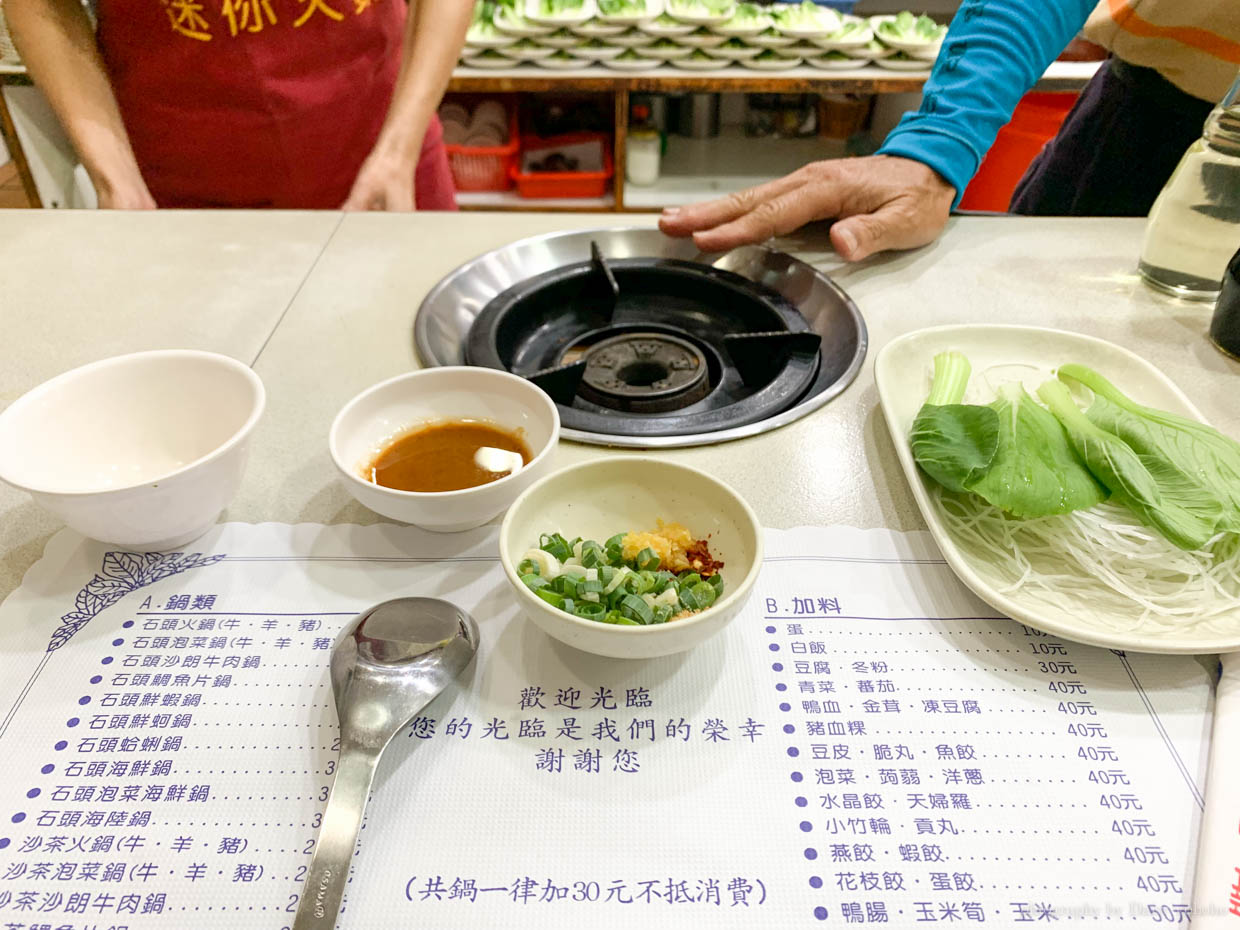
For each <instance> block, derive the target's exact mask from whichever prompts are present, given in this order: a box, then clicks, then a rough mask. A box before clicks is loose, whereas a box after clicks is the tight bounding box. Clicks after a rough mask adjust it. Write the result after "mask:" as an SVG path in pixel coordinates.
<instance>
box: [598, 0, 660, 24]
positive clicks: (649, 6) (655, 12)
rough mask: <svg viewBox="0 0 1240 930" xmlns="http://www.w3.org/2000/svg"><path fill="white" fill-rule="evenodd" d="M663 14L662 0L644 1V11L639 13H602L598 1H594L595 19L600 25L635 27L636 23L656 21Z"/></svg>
mask: <svg viewBox="0 0 1240 930" xmlns="http://www.w3.org/2000/svg"><path fill="white" fill-rule="evenodd" d="M662 12H663V0H646V6H645V9H644V10H642V11H641V12H640V13H636V12H635V13H612V14H608V13H604V12H603V11H602V10H601V9H599V8H598V0H595V14H594V15H595V17H596V18H597V20H598V21H599V22H601V23H621V24H623V25H626V26H635V25H637V24H638V23H644V22H647V21H649V20H652V19H657V18H658V17H659V15H660V14H661V13H662Z"/></svg>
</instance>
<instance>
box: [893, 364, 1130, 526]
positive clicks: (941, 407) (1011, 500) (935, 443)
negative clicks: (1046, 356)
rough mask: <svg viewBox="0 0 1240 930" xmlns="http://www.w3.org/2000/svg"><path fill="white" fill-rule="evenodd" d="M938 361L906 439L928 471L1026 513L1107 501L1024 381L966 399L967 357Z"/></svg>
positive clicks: (958, 487) (961, 488) (1035, 514)
mask: <svg viewBox="0 0 1240 930" xmlns="http://www.w3.org/2000/svg"><path fill="white" fill-rule="evenodd" d="M934 365H935V376H934V383H933V385H932V387H931V390H930V396H929V398H928V399H927V401H926V404H925V406H923V407H922V409H921V411H920V412H919V413H918V414H917V418H916V419H915V420H914V421H913V430H912V433H911V435H910V437H909V442H910V445H911V447H912V450H913V457H914V458H915V459H916V460H917V464H918V465H919V466H921V468H922V469H923V470H924V471H925V472H926V473H927V474H928V475H930V477H932V478H934V480H936V481H937V482H939V484H941V485H943V486H944V487H946V488H948V489H949V490H952V491H957V492H962V491H968V492H971V493H974V494H977V495H978V496H979V497H982V498H983V499H985V500H986V501H988V502H990V503H991V504H994V505H995V506H996V507H999V508H1000V509H1002V510H1004V511H1006V512H1008V513H1011V514H1013V515H1015V516H1018V517H1022V518H1030V517H1045V516H1050V515H1052V514H1063V513H1070V512H1072V511H1073V510H1080V509H1084V508H1087V507H1092V506H1094V505H1095V504H1098V503H1100V502H1102V501H1103V500H1105V499H1106V496H1107V495H1106V490H1105V489H1104V488H1103V487H1102V486H1100V485H1099V483H1098V482H1097V481H1096V480H1095V479H1094V477H1093V476H1092V475H1091V474H1090V473H1089V470H1088V469H1086V467H1085V465H1084V464H1083V463H1082V462H1081V460H1080V458H1079V457H1078V455H1077V453H1076V451H1074V449H1073V447H1072V445H1071V444H1070V443H1069V441H1068V437H1067V435H1065V433H1064V428H1063V427H1062V426H1060V424H1059V422H1058V421H1057V420H1056V419H1055V417H1054V416H1052V415H1051V414H1050V413H1049V412H1047V411H1046V410H1045V409H1043V408H1042V407H1041V406H1040V405H1039V404H1038V403H1037V401H1035V400H1034V399H1033V398H1032V397H1030V396H1029V394H1028V393H1027V392H1026V391H1025V389H1024V388H1023V387H1022V386H1021V385H1020V384H1007V385H1003V386H1002V387H1001V388H1000V389H999V392H998V397H996V398H995V400H994V402H993V403H991V404H989V405H987V406H980V405H976V404H961V403H960V400H962V399H963V397H964V392H965V386H966V385H967V383H968V378H969V363H968V360H967V359H965V358H964V356H962V355H960V354H959V353H955V352H951V353H941V354H940V355H938V356H936V357H935V360H934Z"/></svg>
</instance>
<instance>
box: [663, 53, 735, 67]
mask: <svg viewBox="0 0 1240 930" xmlns="http://www.w3.org/2000/svg"><path fill="white" fill-rule="evenodd" d="M668 64H669V65H671V66H672V67H673V68H682V69H683V70H685V71H718V70H719V69H720V68H727V67H730V66H731V64H732V62H730V61H728V60H727V59H726V58H698V57H697V56H696V55H695V56H693V57H692V58H677V59H675V60H673V61H669V62H668Z"/></svg>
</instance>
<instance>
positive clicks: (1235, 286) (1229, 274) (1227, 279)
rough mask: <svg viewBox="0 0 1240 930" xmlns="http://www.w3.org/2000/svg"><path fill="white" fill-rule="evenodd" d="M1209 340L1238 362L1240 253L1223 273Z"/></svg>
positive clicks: (1239, 348) (1239, 351)
mask: <svg viewBox="0 0 1240 930" xmlns="http://www.w3.org/2000/svg"><path fill="white" fill-rule="evenodd" d="M1210 338H1211V339H1212V340H1213V341H1214V344H1215V345H1216V346H1218V347H1219V348H1220V349H1222V350H1223V352H1225V353H1226V354H1227V355H1230V356H1231V357H1232V358H1234V359H1236V360H1237V361H1240V251H1238V252H1236V254H1235V255H1233V256H1232V259H1231V261H1230V262H1228V263H1227V270H1226V271H1225V272H1223V289H1222V290H1221V291H1219V295H1218V303H1217V304H1215V306H1214V319H1213V320H1212V321H1211V322H1210Z"/></svg>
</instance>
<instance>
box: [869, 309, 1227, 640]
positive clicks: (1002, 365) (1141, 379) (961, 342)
mask: <svg viewBox="0 0 1240 930" xmlns="http://www.w3.org/2000/svg"><path fill="white" fill-rule="evenodd" d="M951 350H955V351H958V352H962V353H964V355H965V356H966V357H967V358H968V359H969V362H970V363H971V364H972V366H973V376H972V379H971V381H970V383H971V384H986V383H987V382H986V381H985V380H983V379H985V378H987V376H988V375H989V378H990V383H992V384H994V385H995V386H998V384H1001V383H1003V382H1006V381H1014V380H1020V381H1022V382H1023V383H1024V384H1025V387H1026V388H1027V389H1030V390H1032V389H1035V388H1036V387H1037V386H1038V385H1039V384H1041V383H1042V382H1044V381H1047V380H1049V379H1050V378H1051V377H1053V371H1054V369H1056V368H1058V367H1059V366H1060V365H1063V364H1067V363H1069V362H1075V363H1078V364H1082V365H1088V366H1089V367H1090V368H1093V369H1095V370H1097V371H1098V372H1099V373H1100V374H1102V375H1103V376H1104V377H1105V378H1107V379H1108V380H1110V381H1112V382H1114V384H1115V385H1116V386H1117V387H1118V388H1119V389H1120V390H1121V391H1124V392H1125V393H1126V394H1129V395H1130V396H1132V398H1133V399H1134V400H1136V401H1137V402H1138V403H1143V404H1148V405H1150V406H1153V407H1157V408H1160V409H1162V410H1167V411H1169V412H1171V413H1177V414H1179V415H1181V416H1186V417H1192V418H1193V419H1196V420H1201V421H1203V422H1204V419H1205V418H1204V417H1202V415H1201V413H1200V412H1199V411H1198V410H1197V408H1196V407H1194V406H1193V405H1192V402H1191V401H1189V399H1188V398H1187V397H1185V396H1184V393H1183V392H1182V391H1181V390H1180V389H1179V388H1177V387H1176V386H1175V385H1174V384H1173V383H1172V382H1171V381H1170V380H1169V379H1168V378H1167V376H1166V375H1164V374H1163V373H1162V372H1161V371H1159V370H1158V369H1157V368H1155V367H1154V366H1153V365H1151V364H1150V363H1149V362H1147V361H1145V359H1143V358H1141V357H1140V356H1138V355H1134V354H1133V353H1132V352H1129V351H1128V350H1127V349H1123V348H1120V347H1119V346H1117V345H1115V344H1113V343H1110V342H1106V341H1104V340H1102V339H1095V338H1093V337H1092V336H1082V335H1079V334H1077V333H1069V332H1064V331H1062V330H1055V329H1042V328H1040V327H1034V326H999V325H972V326H936V327H933V328H931V329H921V330H917V331H916V332H912V333H909V334H907V335H905V336H902V337H900V338H899V339H897V340H895V341H894V342H891V343H889V344H888V345H887V346H886V347H885V348H884V349H883V350H882V352H880V353H879V355H878V359H877V361H876V362H875V364H874V380H875V381H876V383H877V385H878V396H879V399H880V401H881V402H882V407H883V416H884V417H885V418H886V420H887V428H888V430H889V431H890V432H891V439H892V442H894V443H895V447H896V455H897V456H898V458H899V460H900V465H901V466H902V467H903V469H904V476H905V478H907V479H908V484H909V488H910V490H912V492H913V498H914V499H915V500H916V501H917V506H918V507H919V508H920V509H921V515H922V517H923V518H924V519H925V521H926V524H927V526H929V528H930V533H931V534H932V535H933V536H934V539H935V542H936V543H938V546H939V549H941V550H942V552H943V558H944V559H946V560H947V564H948V565H950V566H951V568H952V571H954V572H955V573H956V575H957V576H958V577H959V578H960V580H961V581H962V582H964V584H965V585H966V586H967V587H969V588H970V589H971V590H972V591H973V593H974V594H976V595H977V596H978V597H980V598H981V599H982V600H984V601H985V602H986V603H988V604H990V605H991V606H992V607H994V608H995V609H996V610H999V611H1001V612H1002V613H1005V614H1007V615H1008V616H1009V617H1011V618H1012V619H1014V620H1019V621H1020V622H1021V623H1024V624H1027V625H1028V626H1031V627H1035V628H1037V629H1039V630H1044V631H1045V632H1047V633H1052V634H1054V635H1056V636H1063V637H1065V638H1066V639H1072V640H1076V641H1077V642H1082V643H1089V644H1090V645H1093V646H1103V647H1105V648H1108V649H1131V650H1133V651H1136V652H1156V653H1202V654H1207V653H1217V652H1230V651H1234V650H1236V649H1240V618H1237V624H1236V629H1237V632H1236V634H1235V635H1234V636H1231V637H1220V636H1218V635H1217V634H1213V633H1206V632H1197V633H1195V632H1193V631H1192V630H1186V631H1184V633H1183V634H1181V635H1178V636H1172V635H1169V634H1166V633H1162V634H1155V635H1151V634H1145V633H1117V632H1114V631H1113V630H1111V629H1108V628H1106V627H1104V626H1102V625H1100V624H1099V623H1097V622H1095V621H1092V620H1091V619H1090V618H1089V616H1088V612H1087V611H1086V610H1082V611H1081V612H1079V613H1078V612H1075V611H1074V612H1070V613H1069V612H1066V611H1063V610H1060V609H1058V608H1055V607H1052V606H1048V605H1047V604H1046V603H1045V602H1044V601H1042V600H1040V599H1038V598H1035V597H1033V596H1031V595H1028V594H1024V593H1022V592H1021V591H1020V590H1019V589H1018V590H1016V591H1014V592H1012V593H1009V594H1003V593H1001V592H1000V591H999V590H997V588H996V586H995V585H996V584H997V583H998V582H997V581H995V582H993V583H992V580H991V576H990V575H988V572H987V566H986V565H984V564H978V563H976V562H975V561H973V560H972V559H971V558H970V556H969V555H968V554H966V553H965V552H964V551H962V550H961V549H960V548H959V547H958V546H957V545H956V543H955V542H954V540H953V539H952V537H951V535H950V534H949V533H948V531H947V527H946V526H945V525H944V523H943V521H942V519H941V518H940V517H939V513H938V510H937V509H936V507H935V505H934V502H933V501H932V500H931V498H930V493H929V479H927V478H925V477H924V476H923V475H922V473H921V472H920V471H919V470H918V468H917V464H916V462H915V461H914V460H913V452H912V449H911V448H910V447H909V442H908V433H909V429H910V428H911V426H912V423H913V418H914V417H916V416H917V411H918V410H920V409H921V406H922V403H923V402H924V401H925V399H926V395H927V394H928V393H929V390H930V371H931V368H932V364H933V359H934V356H935V355H936V354H938V353H939V352H946V351H951ZM1083 606H1084V605H1083Z"/></svg>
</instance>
